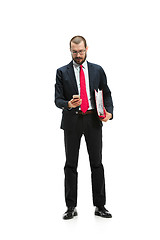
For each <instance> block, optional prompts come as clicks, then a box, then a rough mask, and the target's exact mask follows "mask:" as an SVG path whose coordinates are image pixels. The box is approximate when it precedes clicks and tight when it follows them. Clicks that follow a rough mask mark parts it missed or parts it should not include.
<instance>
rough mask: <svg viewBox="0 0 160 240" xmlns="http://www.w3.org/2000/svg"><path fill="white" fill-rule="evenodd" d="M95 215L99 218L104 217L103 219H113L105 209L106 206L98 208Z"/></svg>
mask: <svg viewBox="0 0 160 240" xmlns="http://www.w3.org/2000/svg"><path fill="white" fill-rule="evenodd" d="M95 215H96V216H99V217H103V218H112V215H111V214H110V212H109V211H108V210H107V209H105V207H104V206H102V207H96V209H95Z"/></svg>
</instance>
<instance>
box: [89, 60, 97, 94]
mask: <svg viewBox="0 0 160 240" xmlns="http://www.w3.org/2000/svg"><path fill="white" fill-rule="evenodd" d="M87 63H88V73H89V85H90V91H91V93H92V92H93V91H94V78H95V71H94V70H95V69H94V67H93V64H92V63H89V62H87Z"/></svg>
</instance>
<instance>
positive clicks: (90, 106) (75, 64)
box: [73, 60, 93, 110]
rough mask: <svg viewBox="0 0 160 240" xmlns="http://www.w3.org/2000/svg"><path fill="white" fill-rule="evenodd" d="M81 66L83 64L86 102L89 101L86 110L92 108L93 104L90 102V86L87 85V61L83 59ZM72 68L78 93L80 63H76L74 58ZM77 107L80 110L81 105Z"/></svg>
mask: <svg viewBox="0 0 160 240" xmlns="http://www.w3.org/2000/svg"><path fill="white" fill-rule="evenodd" d="M82 66H83V71H84V75H85V82H86V91H87V97H88V102H89V108H88V110H91V109H93V104H92V98H91V93H90V86H89V74H88V65H87V61H85V62H84V63H83V64H82ZM73 69H74V73H75V77H76V81H77V87H78V93H79V95H80V65H79V64H77V63H76V62H75V61H74V60H73ZM79 109H80V110H81V107H80V108H79Z"/></svg>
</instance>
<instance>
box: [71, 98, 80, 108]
mask: <svg viewBox="0 0 160 240" xmlns="http://www.w3.org/2000/svg"><path fill="white" fill-rule="evenodd" d="M81 104H82V99H79V98H76V99H71V100H70V101H69V102H68V107H69V108H76V107H78V106H80V105H81Z"/></svg>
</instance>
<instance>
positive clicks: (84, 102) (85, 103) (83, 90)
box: [80, 65, 89, 113]
mask: <svg viewBox="0 0 160 240" xmlns="http://www.w3.org/2000/svg"><path fill="white" fill-rule="evenodd" d="M80 89H81V93H80V97H81V99H82V104H81V110H82V112H83V113H85V112H86V111H87V110H88V108H89V102H88V97H87V92H86V82H85V76H84V72H83V68H82V65H80Z"/></svg>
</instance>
